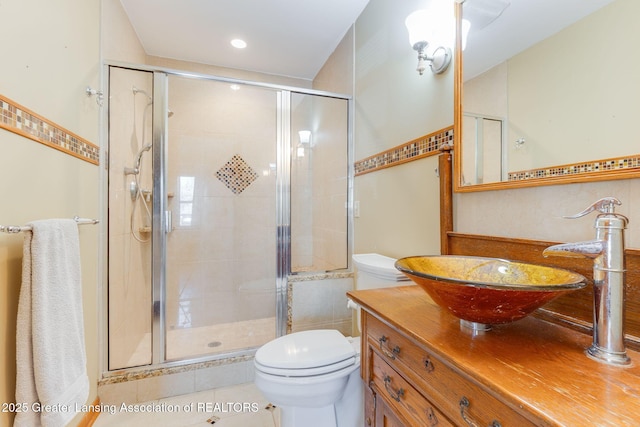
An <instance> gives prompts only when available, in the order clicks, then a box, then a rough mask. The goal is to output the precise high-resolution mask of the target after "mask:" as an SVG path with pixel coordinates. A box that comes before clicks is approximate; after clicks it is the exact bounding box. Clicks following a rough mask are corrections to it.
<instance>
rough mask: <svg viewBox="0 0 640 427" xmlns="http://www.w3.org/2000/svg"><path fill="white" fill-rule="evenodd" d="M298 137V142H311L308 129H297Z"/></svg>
mask: <svg viewBox="0 0 640 427" xmlns="http://www.w3.org/2000/svg"><path fill="white" fill-rule="evenodd" d="M298 138H300V144H309V143H310V142H311V131H310V130H301V131H299V132H298Z"/></svg>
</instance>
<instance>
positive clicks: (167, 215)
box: [164, 211, 173, 234]
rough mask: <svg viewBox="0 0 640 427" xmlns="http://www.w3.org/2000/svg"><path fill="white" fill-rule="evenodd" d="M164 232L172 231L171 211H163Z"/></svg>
mask: <svg viewBox="0 0 640 427" xmlns="http://www.w3.org/2000/svg"><path fill="white" fill-rule="evenodd" d="M164 220H165V223H164V228H165V229H164V232H165V233H167V234H169V233H171V232H172V231H173V220H172V216H171V211H164Z"/></svg>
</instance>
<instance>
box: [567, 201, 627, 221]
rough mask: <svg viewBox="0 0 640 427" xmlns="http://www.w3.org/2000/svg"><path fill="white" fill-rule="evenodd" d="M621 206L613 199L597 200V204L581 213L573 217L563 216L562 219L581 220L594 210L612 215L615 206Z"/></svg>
mask: <svg viewBox="0 0 640 427" xmlns="http://www.w3.org/2000/svg"><path fill="white" fill-rule="evenodd" d="M621 204H622V203H621V202H620V200H618V199H616V198H615V197H603V198H602V199H600V200H598V201H597V202H595V203H594V204H592V205H591V206H589V207H588V208H586V209H585V210H583V211H582V212H580V213H577V214H575V215H570V216H563V218H566V219H576V218H581V217H583V216H585V215H586V214H589V213H591V212H593V211H596V210H597V211H600V212H602V213H604V214H612V213H615V210H616V205H618V206H620V205H621Z"/></svg>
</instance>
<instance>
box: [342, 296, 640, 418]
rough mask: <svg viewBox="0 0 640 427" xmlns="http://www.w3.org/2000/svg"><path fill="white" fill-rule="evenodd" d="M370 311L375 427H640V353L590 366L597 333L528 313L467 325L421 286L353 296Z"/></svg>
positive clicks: (367, 339)
mask: <svg viewBox="0 0 640 427" xmlns="http://www.w3.org/2000/svg"><path fill="white" fill-rule="evenodd" d="M348 296H349V298H351V299H352V300H354V301H355V302H356V303H358V304H360V305H361V306H362V310H363V313H362V367H361V374H362V378H363V379H364V382H365V425H367V426H421V427H422V426H429V427H431V426H478V427H481V426H482V427H484V426H491V427H498V426H501V427H509V426H515V427H526V426H571V427H573V426H579V427H582V426H639V425H640V353H638V352H637V351H633V350H628V355H629V357H630V358H631V360H632V365H631V366H630V367H624V368H623V367H613V366H608V365H605V364H602V363H599V362H596V361H594V360H591V359H589V358H588V357H587V356H586V355H585V354H584V349H585V348H587V347H588V346H589V344H590V343H591V336H589V335H586V334H583V333H580V332H577V331H575V330H572V329H569V328H567V327H564V326H561V325H558V324H554V323H551V322H548V321H546V320H543V319H540V318H536V317H533V316H529V317H527V318H525V319H522V320H519V321H516V322H514V323H511V324H507V325H500V326H494V327H493V329H492V330H491V331H489V332H485V333H476V334H475V335H474V333H473V332H471V331H470V330H468V329H466V328H461V326H460V323H459V320H458V319H457V318H456V317H454V316H452V315H450V314H449V313H447V312H445V311H444V310H442V309H440V307H438V306H437V305H436V304H435V303H434V302H433V301H431V299H430V298H429V296H428V295H427V294H426V293H425V292H424V291H423V290H422V289H420V288H419V287H418V286H405V287H397V288H387V289H375V290H363V291H351V292H349V293H348Z"/></svg>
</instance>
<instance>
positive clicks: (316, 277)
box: [289, 273, 354, 335]
mask: <svg viewBox="0 0 640 427" xmlns="http://www.w3.org/2000/svg"><path fill="white" fill-rule="evenodd" d="M353 286H354V284H353V274H352V273H325V274H310V275H297V276H291V277H290V278H289V292H290V296H289V299H290V306H291V307H290V308H291V319H290V325H291V332H299V331H306V330H312V329H325V328H328V329H338V330H339V331H340V332H342V333H343V334H345V335H351V333H352V315H353V314H352V310H351V309H348V308H347V296H346V293H347V291H349V290H351V289H353Z"/></svg>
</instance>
